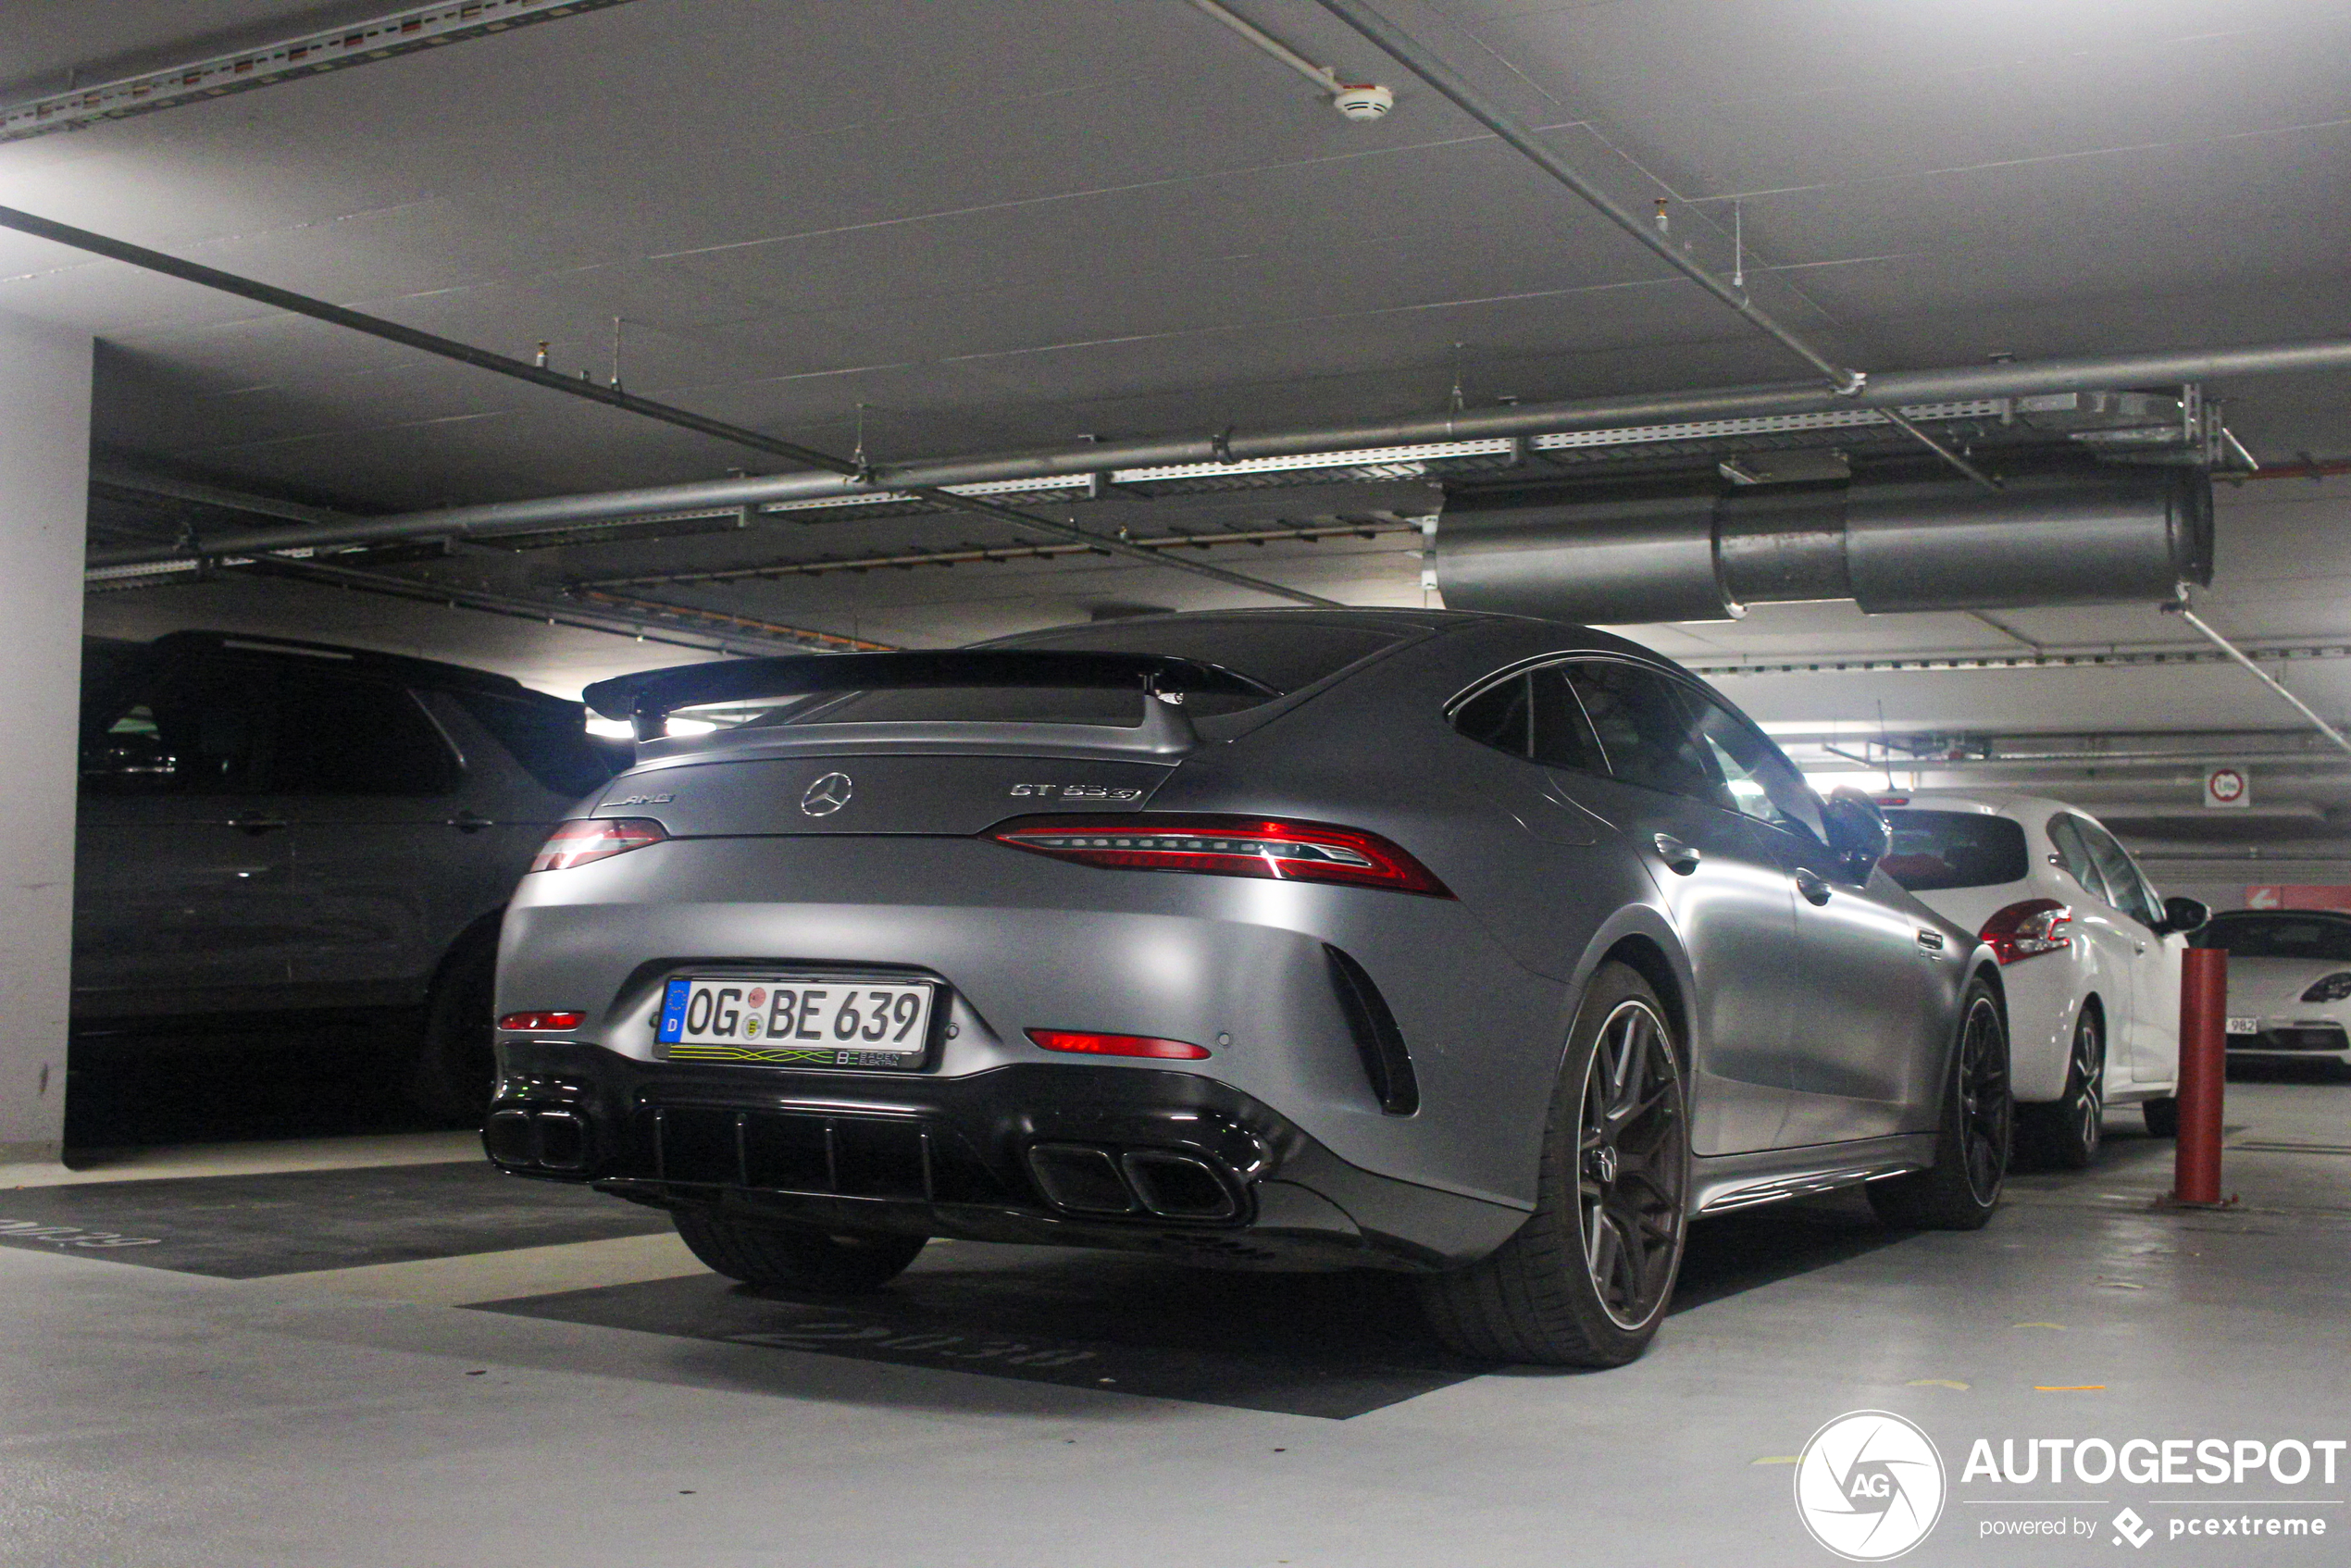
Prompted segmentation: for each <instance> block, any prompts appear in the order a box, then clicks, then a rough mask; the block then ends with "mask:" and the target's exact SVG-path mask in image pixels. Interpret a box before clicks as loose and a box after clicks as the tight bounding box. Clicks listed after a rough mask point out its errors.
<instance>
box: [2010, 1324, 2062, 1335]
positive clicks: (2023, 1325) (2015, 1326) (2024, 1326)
mask: <svg viewBox="0 0 2351 1568" xmlns="http://www.w3.org/2000/svg"><path fill="white" fill-rule="evenodd" d="M2009 1327H2010V1328H2054V1329H2057V1330H2059V1332H2060V1333H2061V1332H2063V1331H2064V1328H2065V1325H2063V1324H2061V1323H2011V1324H2009Z"/></svg>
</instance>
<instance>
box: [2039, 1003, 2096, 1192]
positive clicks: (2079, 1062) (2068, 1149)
mask: <svg viewBox="0 0 2351 1568" xmlns="http://www.w3.org/2000/svg"><path fill="white" fill-rule="evenodd" d="M2017 1132H2018V1135H2019V1138H2020V1141H2021V1142H2023V1143H2024V1144H2025V1145H2026V1146H2027V1147H2028V1148H2029V1149H2030V1150H2031V1151H2032V1152H2033V1154H2034V1155H2035V1156H2036V1157H2037V1158H2038V1159H2039V1160H2040V1162H2041V1163H2042V1164H2049V1165H2055V1166H2057V1167H2058V1168H2059V1169H2060V1170H2069V1171H2080V1170H2087V1169H2088V1168H2089V1167H2090V1165H2091V1164H2093V1163H2094V1162H2096V1159H2097V1157H2098V1144H2099V1142H2100V1141H2101V1140H2102V1139H2104V1138H2105V1136H2106V1029H2105V1027H2104V1026H2103V1025H2102V1024H2101V1023H2100V1022H2099V1019H2098V1014H2097V1013H2096V1010H2095V1009H2093V1008H2089V1007H2084V1009H2083V1010H2082V1015H2081V1017H2080V1018H2079V1019H2077V1020H2076V1021H2075V1023H2074V1026H2073V1050H2072V1052H2071V1054H2070V1055H2069V1057H2068V1058H2067V1061H2066V1066H2065V1093H2064V1095H2063V1096H2062V1097H2061V1098H2059V1099H2058V1100H2056V1101H2052V1102H2050V1103H2048V1104H2046V1105H2021V1106H2019V1107H2017Z"/></svg>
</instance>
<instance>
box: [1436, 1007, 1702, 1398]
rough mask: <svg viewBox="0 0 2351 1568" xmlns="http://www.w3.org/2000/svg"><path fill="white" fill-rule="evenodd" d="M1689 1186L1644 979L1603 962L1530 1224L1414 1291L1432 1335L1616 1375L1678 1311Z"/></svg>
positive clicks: (1667, 1058)
mask: <svg viewBox="0 0 2351 1568" xmlns="http://www.w3.org/2000/svg"><path fill="white" fill-rule="evenodd" d="M1689 1186H1690V1142H1689V1110H1688V1103H1687V1100H1686V1091H1685V1089H1684V1087H1683V1077H1682V1064H1681V1056H1680V1053H1679V1052H1677V1051H1676V1049H1675V1046H1674V1040H1673V1027H1672V1026H1671V1024H1670V1023H1669V1022H1668V1020H1667V1014H1666V1012H1665V1009H1664V1007H1663V1005H1662V1004H1661V1002H1659V1001H1658V997H1657V993H1656V992H1655V991H1654V990H1652V989H1650V988H1649V985H1648V981H1646V980H1644V979H1643V978H1642V977H1640V976H1639V975H1638V974H1636V973H1635V972H1634V971H1633V970H1632V969H1630V968H1627V967H1626V966H1624V965H1623V964H1613V963H1611V964H1602V965H1601V966H1600V968H1599V970H1598V973H1597V974H1595V975H1594V976H1593V977H1592V982H1591V984H1590V986H1589V987H1588V988H1587V989H1586V991H1585V994H1584V1004H1583V1006H1582V1007H1581V1008H1580V1009H1579V1010H1578V1012H1577V1014H1576V1020H1575V1027H1574V1030H1573V1031H1572V1032H1571V1033H1570V1035H1569V1037H1568V1042H1567V1052H1566V1059H1565V1061H1564V1062H1563V1064H1561V1071H1560V1076H1559V1083H1558V1087H1557V1089H1555V1090H1554V1091H1553V1093H1552V1097H1551V1106H1550V1113H1549V1119H1548V1121H1547V1123H1546V1125H1545V1127H1544V1132H1543V1153H1542V1164H1541V1167H1540V1169H1539V1170H1538V1171H1537V1172H1536V1187H1535V1212H1534V1213H1532V1214H1530V1215H1528V1216H1527V1220H1526V1223H1525V1224H1524V1226H1520V1227H1519V1230H1518V1232H1517V1234H1515V1235H1514V1236H1512V1237H1511V1238H1510V1239H1509V1240H1508V1241H1505V1242H1503V1243H1502V1245H1501V1246H1499V1247H1498V1248H1496V1249H1495V1250H1494V1251H1492V1252H1490V1253H1488V1254H1487V1255H1486V1257H1484V1258H1482V1259H1480V1260H1479V1261H1478V1262H1476V1263H1472V1264H1471V1265H1470V1266H1469V1267H1467V1268H1463V1269H1456V1270H1453V1271H1451V1272H1449V1273H1446V1274H1437V1275H1429V1276H1424V1277H1423V1278H1422V1279H1421V1282H1420V1296H1421V1307H1422V1311H1423V1312H1424V1313H1425V1314H1426V1316H1427V1318H1428V1322H1429V1326H1430V1327H1431V1328H1433V1329H1434V1330H1436V1332H1437V1338H1440V1339H1442V1340H1443V1341H1444V1342H1445V1343H1446V1344H1447V1345H1448V1346H1449V1347H1450V1348H1451V1349H1453V1350H1458V1351H1460V1352H1461V1353H1462V1354H1463V1355H1466V1356H1474V1357H1475V1358H1477V1359H1478V1360H1480V1361H1488V1362H1523V1363H1533V1364H1536V1365H1544V1366H1622V1365H1623V1364H1624V1363H1626V1362H1629V1361H1631V1360H1633V1359H1634V1358H1635V1357H1636V1356H1638V1355H1639V1354H1640V1353H1641V1351H1642V1350H1644V1349H1646V1348H1647V1347H1648V1342H1649V1340H1650V1339H1651V1338H1655V1337H1656V1334H1657V1327H1658V1325H1659V1324H1660V1323H1661V1322H1663V1321H1664V1318H1665V1310H1666V1307H1667V1305H1668V1304H1669V1303H1670V1302H1671V1301H1672V1300H1673V1281H1674V1278H1675V1276H1677V1275H1678V1274H1679V1273H1680V1271H1681V1266H1682V1250H1683V1246H1684V1243H1685V1242H1686V1239H1687V1233H1688V1226H1687V1223H1686V1215H1685V1212H1684V1211H1685V1206H1686V1202H1687V1200H1688V1194H1689Z"/></svg>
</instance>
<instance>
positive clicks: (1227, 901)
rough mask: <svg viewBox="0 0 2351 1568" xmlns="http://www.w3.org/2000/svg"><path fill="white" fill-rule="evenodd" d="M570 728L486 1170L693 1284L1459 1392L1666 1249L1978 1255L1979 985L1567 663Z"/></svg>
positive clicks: (1547, 645)
mask: <svg viewBox="0 0 2351 1568" xmlns="http://www.w3.org/2000/svg"><path fill="white" fill-rule="evenodd" d="M588 699H589V701H590V703H591V705H593V706H595V707H596V708H598V709H599V710H600V711H602V712H603V713H605V714H607V715H611V716H628V717H630V718H632V719H633V720H634V721H635V723H636V726H637V730H638V734H639V735H640V737H641V741H640V745H639V762H638V765H637V766H636V768H635V769H634V770H633V771H631V772H628V773H627V774H624V775H622V776H621V777H619V778H616V779H615V780H614V781H613V782H612V784H611V785H610V786H609V787H608V788H607V789H606V790H604V791H603V793H602V795H601V796H599V797H598V798H597V799H596V800H595V802H594V803H593V805H592V807H591V810H590V811H589V812H588V813H587V814H586V815H584V816H582V817H580V818H579V819H578V820H576V821H572V822H568V823H566V824H565V825H564V826H563V828H560V829H559V830H558V831H557V832H556V833H555V835H554V837H553V838H552V839H551V840H549V841H548V844H547V846H546V848H545V850H544V851H542V852H541V855H540V858H539V860H538V862H537V865H536V869H535V871H534V873H533V874H531V875H529V876H526V877H524V878H523V886H522V888H521V889H520V890H519V891H518V892H517V893H516V897H515V899H514V902H513V903H512V905H511V907H510V908H509V910H508V913H507V915H506V920H505V927H504V937H503V940H502V945H501V951H500V962H499V977H498V1002H497V1005H498V1009H499V1011H500V1013H501V1014H502V1016H501V1018H500V1019H499V1027H500V1039H499V1048H498V1049H499V1060H500V1066H501V1075H502V1076H501V1083H500V1089H499V1093H498V1097H497V1099H496V1101H495V1102H494V1104H493V1108H492V1114H491V1120H490V1123H489V1126H488V1127H487V1128H486V1130H485V1139H486V1142H487V1145H488V1147H489V1150H490V1151H491V1156H492V1157H493V1158H494V1159H495V1160H496V1161H497V1162H498V1163H499V1164H501V1165H502V1166H504V1167H505V1168H506V1169H508V1170H511V1171H515V1172H517V1173H521V1174H527V1175H531V1176H553V1177H558V1178H563V1179H570V1180H578V1181H593V1182H595V1183H596V1184H597V1185H598V1186H599V1187H600V1188H603V1189H604V1190H605V1191H608V1192H611V1193H614V1194H616V1195H618V1196H621V1197H624V1198H628V1199H633V1200H635V1201H640V1202H644V1203H650V1204H654V1205H657V1206H660V1207H663V1208H665V1209H667V1210H669V1211H670V1212H671V1213H672V1214H673V1215H674V1216H675V1219H676V1222H677V1225H678V1230H679V1232H680V1234H681V1235H682V1236H683V1237H684V1238H685V1239H686V1241H687V1242H688V1244H689V1245H690V1246H691V1247H692V1248H693V1250H694V1251H695V1252H696V1254H697V1255H699V1256H700V1257H701V1258H702V1259H703V1261H704V1262H706V1263H709V1264H710V1265H711V1266H712V1267H713V1268H714V1269H715V1270H717V1271H718V1272H719V1273H722V1274H725V1275H728V1276H732V1277H734V1278H737V1279H740V1280H744V1281H748V1282H751V1283H754V1284H759V1285H765V1286H772V1287H779V1288H799V1289H850V1288H871V1287H874V1286H876V1285H878V1284H880V1283H881V1282H883V1281H885V1280H887V1279H889V1278H890V1277H891V1276H894V1275H896V1274H897V1273H898V1272H899V1271H900V1270H902V1269H903V1268H904V1267H905V1266H906V1265H907V1264H908V1263H910V1262H911V1261H912V1260H913V1259H914V1256H915V1254H916V1253H917V1252H918V1251H920V1250H921V1249H922V1247H923V1244H924V1242H925V1240H926V1238H929V1237H932V1236H948V1237H958V1238H975V1239H979V1240H990V1241H1013V1242H1061V1243H1067V1244H1071V1245H1077V1246H1088V1247H1127V1248H1148V1249H1153V1250H1157V1251H1161V1252H1163V1253H1167V1254H1170V1255H1173V1256H1176V1257H1179V1258H1183V1259H1188V1260H1192V1261H1196V1262H1199V1263H1212V1264H1224V1265H1239V1266H1259V1267H1275V1268H1281V1267H1290V1268H1297V1267H1305V1268H1327V1267H1347V1266H1361V1265H1372V1266H1377V1267H1384V1268H1390V1269H1399V1270H1407V1271H1411V1272H1412V1273H1415V1274H1417V1275H1418V1276H1421V1279H1422V1282H1423V1289H1424V1300H1425V1302H1426V1305H1427V1308H1428V1313H1429V1316H1430V1318H1431V1320H1432V1323H1433V1325H1434V1326H1435V1327H1436V1329H1437V1332H1438V1333H1439V1335H1440V1337H1441V1338H1444V1339H1445V1340H1447V1341H1448V1342H1449V1344H1450V1345H1452V1346H1453V1347H1455V1348H1456V1349H1458V1350H1462V1351H1464V1352H1467V1353H1469V1354H1472V1355H1474V1356H1478V1357H1481V1358H1486V1359H1492V1360H1497V1361H1522V1362H1536V1363H1565V1364H1583V1365H1612V1364H1617V1363H1623V1362H1625V1361H1628V1360H1630V1359H1631V1358H1633V1357H1634V1356H1636V1355H1637V1354H1639V1352H1640V1350H1641V1349H1642V1347H1643V1346H1644V1345H1645V1344H1646V1343H1647V1342H1648V1338H1650V1336H1651V1335H1652V1334H1653V1333H1654V1332H1655V1331H1656V1328H1657V1325H1658V1323H1659V1320H1660V1318H1661V1316H1662V1314H1663V1313H1664V1310H1665V1306H1666V1302H1667V1300H1668V1298H1669V1297H1670V1295H1671V1294H1672V1290H1673V1280H1674V1276H1675V1272H1676V1269H1677V1268H1678V1266H1679V1263H1680V1260H1681V1256H1682V1251H1683V1243H1684V1238H1685V1235H1686V1227H1687V1223H1688V1221H1689V1220H1690V1218H1691V1217H1692V1216H1694V1215H1698V1214H1701V1213H1719V1212H1722V1211H1726V1210H1734V1209H1738V1208H1742V1207H1745V1206H1748V1205H1751V1204H1758V1203H1763V1202H1768V1201H1773V1200H1777V1199H1784V1198H1788V1197H1793V1196H1796V1195H1798V1194H1803V1193H1811V1192H1818V1191H1822V1190H1825V1189H1828V1188H1836V1187H1840V1186H1847V1185H1859V1184H1866V1187H1867V1191H1868V1193H1869V1196H1870V1197H1871V1199H1872V1201H1874V1202H1875V1204H1876V1206H1877V1208H1878V1210H1879V1212H1880V1213H1881V1214H1882V1215H1884V1216H1885V1217H1887V1218H1889V1219H1890V1220H1893V1221H1895V1222H1896V1223H1899V1224H1905V1225H1919V1226H1953V1227H1973V1226H1980V1225H1982V1224H1983V1223H1984V1220H1985V1218H1986V1217H1987V1216H1988V1215H1989V1213H1991V1211H1992V1209H1993V1207H1994V1205H1995V1204H1996V1201H1998V1198H1999V1194H2000V1189H2001V1184H2002V1181H2003V1179H2004V1176H2005V1172H2006V1166H2007V1159H2008V1151H2009V1124H2010V1116H2011V1108H2010V1103H2009V1090H2008V1076H2007V1075H2008V1043H2007V1032H2006V1027H2005V1019H2004V1012H2003V1005H2004V1004H2003V1002H2002V996H2001V990H2000V980H1999V969H1998V965H1997V964H1996V962H1995V961H1994V959H1993V957H1992V955H1991V954H1990V952H1988V951H1986V950H1984V948H1982V947H1981V946H1980V945H1979V944H1978V942H1977V940H1976V938H1975V936H1974V934H1973V933H1972V932H1970V931H1967V930H1965V929H1962V928H1961V927H1958V926H1955V925H1953V924H1951V923H1950V922H1949V921H1947V920H1945V919H1943V918H1941V917H1939V916H1937V915H1934V914H1933V913H1932V912H1931V911H1929V910H1928V909H1926V908H1925V907H1924V906H1923V905H1922V904H1920V903H1918V902H1916V901H1915V900H1913V899H1912V898H1911V897H1910V896H1909V894H1908V893H1906V892H1904V891H1903V890H1901V889H1900V888H1899V887H1897V885H1896V884H1895V883H1893V882H1892V881H1891V880H1890V879H1888V878H1887V877H1885V876H1884V875H1883V874H1882V873H1880V872H1879V871H1878V870H1877V869H1876V863H1877V860H1878V857H1879V855H1880V854H1881V853H1882V852H1884V850H1885V824H1884V821H1883V819H1882V818H1881V817H1880V816H1879V815H1878V813H1877V810H1876V808H1875V807H1874V806H1872V804H1870V803H1869V802H1868V801H1867V800H1866V799H1864V798H1863V797H1861V796H1860V795H1857V794H1854V793H1852V792H1850V791H1839V793H1838V796H1837V798H1835V799H1831V800H1829V801H1827V802H1825V803H1823V802H1822V800H1821V799H1820V798H1819V797H1817V796H1816V795H1814V794H1813V792H1812V791H1811V790H1810V789H1809V788H1807V787H1806V785H1805V784H1804V782H1803V779H1802V778H1801V777H1800V776H1799V775H1798V774H1797V772H1796V770H1795V769H1794V768H1793V767H1792V766H1790V765H1789V764H1788V763H1787V761H1786V759H1785V757H1783V756H1782V755H1781V754H1780V753H1779V752H1778V750H1777V749H1776V748H1774V747H1773V745H1772V743H1771V742H1770V741H1769V740H1766V739H1765V738H1764V736H1763V735H1762V733H1761V732H1760V730H1758V729H1757V728H1755V726H1754V725H1752V724H1751V723H1749V722H1748V720H1747V719H1746V718H1744V717H1743V716H1740V714H1739V713H1738V712H1737V710H1736V709H1735V708H1733V707H1732V706H1731V705H1730V704H1729V703H1726V702H1724V701H1723V699H1722V698H1721V697H1720V696H1718V695H1716V694H1715V693H1714V692H1712V691H1710V690H1709V689H1708V688H1706V687H1705V686H1703V685H1701V684H1700V683H1699V682H1698V681H1697V680H1695V679H1693V678H1690V677H1689V676H1687V675H1686V674H1684V673H1682V672H1681V671H1679V670H1677V669H1676V668H1675V667H1674V666H1672V665H1670V664H1668V663H1666V662H1665V661H1663V660H1661V659H1659V658H1658V657H1656V656H1655V655H1653V654H1651V653H1648V652H1646V651H1644V650H1643V649H1640V648H1638V647H1636V646H1635V645H1633V644H1631V643H1628V642H1625V641H1620V640H1618V639H1616V638H1613V637H1609V636H1606V635H1603V634H1601V633H1598V632H1593V631H1589V630H1586V629H1584V628H1576V627H1569V626H1560V625H1553V624H1550V623H1547V622H1542V621H1536V620H1527V619H1520V618H1514V617H1507V616H1473V615H1461V614H1448V613H1444V612H1436V611H1422V612H1409V611H1351V610H1350V611H1295V610H1283V611H1272V612H1259V613H1226V614H1200V615H1183V616H1154V617H1146V618H1138V619H1131V620H1122V621H1116V622H1112V623H1106V624H1097V625H1092V626H1087V627H1079V628H1067V629H1062V630H1055V631H1050V632H1042V633H1038V634H1033V635H1029V636H1024V637H1018V638H1014V639H1010V640H1007V641H1002V642H998V643H994V644H989V645H987V646H984V647H980V648H976V649H967V650H959V651H954V652H948V653H903V654H851V655H833V656H808V657H802V658H785V659H767V660H750V661H743V662H740V663H729V664H716V665H701V666H690V667H688V668H682V669H675V670H662V671H653V672H650V673H648V674H644V675H640V676H632V677H628V678H622V679H619V680H616V681H608V682H605V683H603V684H602V685H601V686H597V687H591V689H590V690H589V692H588Z"/></svg>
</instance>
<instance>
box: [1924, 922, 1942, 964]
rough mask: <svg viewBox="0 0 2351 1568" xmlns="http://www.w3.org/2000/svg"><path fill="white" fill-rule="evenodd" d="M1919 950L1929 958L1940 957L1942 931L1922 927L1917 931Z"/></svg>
mask: <svg viewBox="0 0 2351 1568" xmlns="http://www.w3.org/2000/svg"><path fill="white" fill-rule="evenodd" d="M1919 951H1920V952H1922V953H1924V954H1926V956H1927V957H1929V958H1940V957H1942V956H1943V933H1942V932H1940V931H1929V930H1926V929H1923V928H1922V929H1921V930H1920V932H1919Z"/></svg>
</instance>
